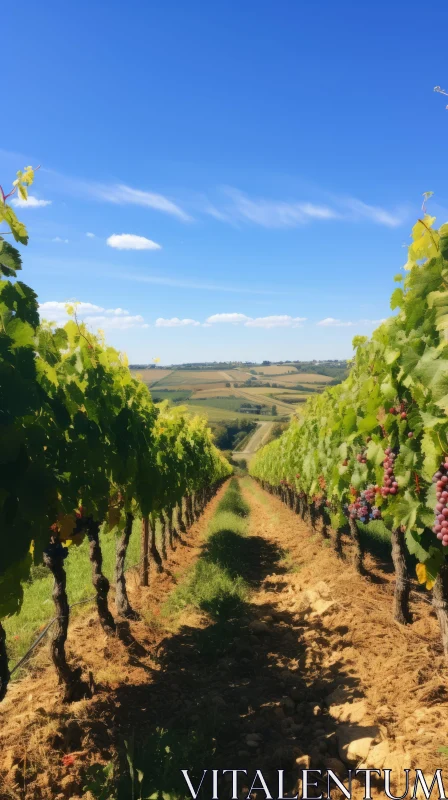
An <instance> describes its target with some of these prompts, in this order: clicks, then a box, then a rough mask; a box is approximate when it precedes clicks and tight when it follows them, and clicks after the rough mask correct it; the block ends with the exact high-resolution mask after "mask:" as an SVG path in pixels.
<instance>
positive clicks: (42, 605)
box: [2, 520, 140, 666]
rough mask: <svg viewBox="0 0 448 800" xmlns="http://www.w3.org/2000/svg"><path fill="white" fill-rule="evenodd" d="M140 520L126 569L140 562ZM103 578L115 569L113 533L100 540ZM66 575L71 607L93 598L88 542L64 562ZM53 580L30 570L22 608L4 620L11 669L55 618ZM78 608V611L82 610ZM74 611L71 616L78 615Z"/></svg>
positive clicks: (43, 572)
mask: <svg viewBox="0 0 448 800" xmlns="http://www.w3.org/2000/svg"><path fill="white" fill-rule="evenodd" d="M139 531H140V520H135V522H134V530H133V535H132V536H131V539H130V542H129V548H128V552H127V557H126V566H131V565H132V564H136V563H137V562H138V561H140V536H139ZM101 550H102V553H103V570H104V574H105V575H106V576H107V577H108V578H109V580H111V579H112V578H113V574H114V565H115V534H114V532H113V531H112V532H111V533H108V534H103V535H102V536H101ZM65 569H66V572H67V595H68V600H69V603H70V604H73V603H76V602H78V601H80V600H85V599H86V598H88V597H91V596H92V595H93V594H94V590H93V586H92V578H91V575H92V573H91V565H90V561H89V545H88V542H87V539H84V541H83V543H82V544H81V545H79V547H76V546H73V547H70V549H69V554H68V557H67V560H66V562H65ZM52 591H53V578H52V576H51V574H50V572H49V571H48V569H46V567H37V568H36V569H34V570H33V572H32V575H31V580H30V581H27V582H26V583H25V584H24V596H23V603H22V607H21V609H20V611H19V613H18V614H15V615H14V616H12V617H8V618H7V619H5V620H3V622H2V624H3V627H4V628H5V631H6V637H7V647H8V655H9V659H10V662H11V666H14V664H15V663H16V662H17V661H18V660H19V659H20V658H21V657H22V656H23V655H24V654H25V653H26V651H27V650H28V648H29V647H30V645H31V644H32V643H33V641H34V640H35V639H36V638H37V636H38V634H39V632H40V631H41V630H42V629H43V628H44V627H45V625H46V624H47V623H48V622H49V621H50V620H51V619H53V617H54V613H55V612H54V605H53V600H52V597H51V593H52ZM82 608H83V606H80V607H79V609H82ZM79 609H77V608H75V609H73V612H72V613H73V615H76V614H77V613H79Z"/></svg>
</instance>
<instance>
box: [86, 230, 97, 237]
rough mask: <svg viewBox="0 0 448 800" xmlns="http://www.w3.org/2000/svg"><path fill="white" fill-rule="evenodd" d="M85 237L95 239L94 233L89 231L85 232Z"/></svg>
mask: <svg viewBox="0 0 448 800" xmlns="http://www.w3.org/2000/svg"><path fill="white" fill-rule="evenodd" d="M86 236H87V238H88V239H94V238H95V234H94V233H90V231H87V233H86Z"/></svg>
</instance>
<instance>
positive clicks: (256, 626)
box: [249, 619, 271, 634]
mask: <svg viewBox="0 0 448 800" xmlns="http://www.w3.org/2000/svg"><path fill="white" fill-rule="evenodd" d="M249 629H250V630H251V631H252V632H253V633H256V634H263V633H270V632H271V631H270V629H269V625H267V624H266V622H263V621H262V620H261V619H254V620H253V622H251V623H250V624H249Z"/></svg>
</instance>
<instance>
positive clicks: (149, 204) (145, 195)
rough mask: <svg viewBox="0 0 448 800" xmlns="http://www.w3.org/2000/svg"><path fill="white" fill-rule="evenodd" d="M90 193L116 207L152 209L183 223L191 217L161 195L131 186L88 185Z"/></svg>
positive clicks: (120, 184)
mask: <svg viewBox="0 0 448 800" xmlns="http://www.w3.org/2000/svg"><path fill="white" fill-rule="evenodd" d="M90 192H91V194H92V195H93V196H95V197H98V198H99V199H101V200H106V201H107V202H108V203H116V204H117V205H135V206H144V207H146V208H153V209H155V210H156V211H163V212H164V213H165V214H171V216H173V217H178V219H181V220H183V221H184V222H189V221H190V220H191V217H190V215H189V214H187V213H186V211H184V210H183V209H182V208H180V206H178V205H177V204H176V203H174V202H173V201H172V200H169V199H168V198H167V197H165V196H164V195H162V194H156V193H155V192H146V191H143V190H142V189H133V188H132V187H131V186H126V185H125V184H124V183H118V184H113V185H111V186H107V185H101V184H90Z"/></svg>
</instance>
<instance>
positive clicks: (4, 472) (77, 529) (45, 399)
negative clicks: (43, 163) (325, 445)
mask: <svg viewBox="0 0 448 800" xmlns="http://www.w3.org/2000/svg"><path fill="white" fill-rule="evenodd" d="M33 180H34V171H33V169H32V168H31V167H27V168H26V169H25V170H24V172H23V173H22V172H19V173H17V179H16V181H15V182H14V184H13V188H12V190H11V192H9V193H8V194H5V192H4V191H3V188H2V187H1V186H0V222H3V223H5V224H6V225H7V226H8V229H9V230H7V231H3V233H2V234H1V235H0V274H1V275H2V276H3V278H2V280H0V530H1V554H0V556H1V557H0V620H1V619H3V618H4V617H6V616H8V615H10V614H13V613H17V611H18V610H19V609H20V605H21V601H22V597H23V582H24V581H25V580H26V579H27V577H28V576H29V572H30V568H31V565H32V564H33V563H34V564H36V563H37V564H38V563H40V562H42V561H43V562H44V563H45V564H46V565H47V566H48V568H49V569H50V570H51V572H52V573H53V576H54V591H53V599H54V602H55V606H56V615H57V620H56V625H55V632H54V637H53V642H52V656H53V661H54V664H55V667H56V669H57V672H58V676H59V679H60V681H61V682H62V683H63V684H64V685H65V688H66V698H67V699H73V698H77V697H81V696H83V695H84V694H86V693H87V691H88V687H87V686H86V684H85V683H83V681H82V679H81V670H80V669H79V668H76V669H73V668H72V667H71V666H70V665H69V664H68V663H67V661H66V657H65V649H64V646H65V639H66V636H67V627H68V614H69V607H68V600H67V595H66V591H65V580H66V576H65V567H64V561H65V559H66V556H67V553H68V549H69V548H70V547H71V546H76V545H77V544H80V542H81V541H82V540H83V538H84V537H85V536H86V537H87V538H88V540H89V553H90V561H91V568H92V580H93V584H94V587H95V591H96V604H97V609H98V614H99V616H100V621H101V624H102V626H103V628H104V630H105V631H106V632H107V633H113V632H114V630H115V621H114V618H113V616H112V613H111V611H110V609H109V605H108V592H109V582H108V580H107V579H106V577H105V576H104V574H103V572H102V553H101V537H100V535H99V534H100V530H103V531H104V533H106V532H107V531H109V532H111V531H112V530H115V531H117V529H118V534H119V535H118V538H117V551H116V570H115V581H116V589H117V591H116V608H117V613H118V614H119V615H122V616H128V617H129V616H131V615H132V614H133V613H134V612H133V609H132V608H131V607H130V604H129V600H128V597H127V592H126V581H125V576H124V561H125V556H126V549H127V545H128V543H129V537H130V535H131V533H132V523H133V520H134V518H135V517H136V516H140V517H142V519H143V529H144V530H147V527H148V526H147V522H148V517H151V521H152V524H153V526H155V522H156V520H157V519H159V520H161V521H162V523H163V524H164V525H165V524H166V525H167V527H168V531H169V537H170V544H171V545H172V546H174V531H175V526H174V524H173V515H174V512H175V510H176V509H177V517H178V519H177V524H178V525H179V526H180V523H179V520H182V526H183V530H186V525H185V522H184V521H183V514H184V513H185V510H188V508H189V507H190V506H192V507H194V509H195V512H196V514H199V513H200V512H201V511H202V510H203V508H204V506H205V503H206V502H207V501H208V500H209V499H210V497H211V496H212V494H213V492H214V491H215V489H216V487H217V486H218V485H219V483H220V482H221V481H222V480H224V479H225V478H226V477H227V476H228V475H229V474H230V472H231V468H230V466H229V464H228V462H227V461H226V460H225V459H224V458H223V457H222V456H221V454H220V453H219V451H218V450H217V449H216V448H215V446H214V444H213V441H212V437H211V433H210V430H209V429H208V428H207V426H206V423H205V421H204V420H201V419H198V418H191V417H190V416H189V415H187V414H186V413H185V412H183V411H182V410H181V409H180V410H179V409H171V408H169V407H168V406H167V405H165V406H163V407H162V408H159V407H156V406H155V405H154V403H153V402H152V399H151V395H150V393H149V390H148V389H147V387H146V386H145V385H144V384H143V383H142V382H141V381H139V380H137V379H135V378H134V377H133V376H132V374H131V372H130V370H129V368H128V364H127V359H126V357H125V356H124V355H122V354H121V353H119V352H117V351H116V350H114V349H113V348H111V347H109V346H108V345H107V344H106V342H105V341H104V339H103V337H102V336H101V335H99V334H93V333H92V332H91V331H89V330H88V328H87V327H86V326H85V325H84V324H82V323H80V322H79V321H78V318H77V314H76V305H74V306H72V307H69V308H68V309H67V310H68V312H69V314H70V315H71V319H70V321H69V322H68V323H67V324H66V325H65V326H64V327H63V328H60V327H56V326H55V325H53V324H51V323H46V322H43V321H41V320H40V319H39V314H38V305H37V296H36V294H35V293H34V292H33V290H32V289H30V288H29V287H28V286H26V285H25V284H24V283H22V282H21V281H19V280H17V279H16V278H17V272H18V271H19V270H20V269H21V267H22V260H21V256H20V254H19V252H18V250H17V249H16V248H15V247H14V246H13V245H11V244H10V243H9V242H7V241H6V239H5V238H4V236H5V235H6V234H10V235H12V237H13V239H14V240H15V241H16V242H19V243H21V244H27V242H28V233H27V231H26V228H25V226H24V225H23V224H22V223H21V222H20V221H19V220H18V219H17V216H16V214H15V212H14V210H13V209H12V208H11V207H10V205H9V204H8V202H7V201H8V199H9V198H10V196H11V195H12V194H14V193H15V192H18V193H19V194H20V196H21V197H22V199H23V200H25V201H26V200H27V196H28V195H27V192H28V187H29V186H30V185H31V184H32V183H33ZM188 522H189V523H190V524H191V522H192V518H191V516H189V519H188ZM152 545H153V546H152V549H151V553H150V544H149V540H148V537H147V536H146V534H145V535H144V536H142V556H143V558H142V561H143V567H142V583H143V584H145V582H146V583H147V579H148V563H149V560H150V555H151V554H152V555H153V556H154V547H155V545H154V542H153V543H152ZM161 560H162V559H161ZM145 570H146V574H145ZM8 678H9V671H8V661H7V650H6V646H5V635H4V629H3V627H2V625H1V622H0V700H1V699H2V698H3V696H4V695H5V692H6V687H7V683H8Z"/></svg>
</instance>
